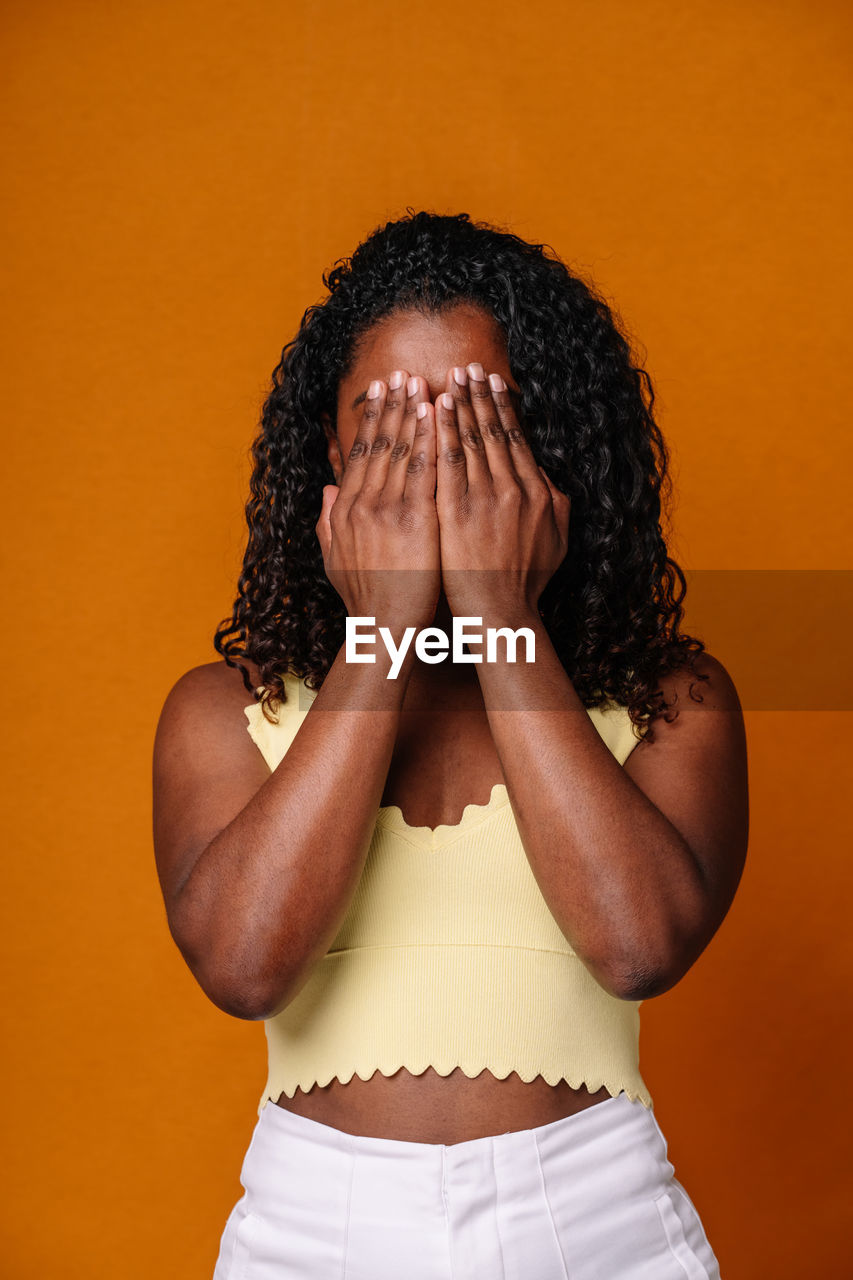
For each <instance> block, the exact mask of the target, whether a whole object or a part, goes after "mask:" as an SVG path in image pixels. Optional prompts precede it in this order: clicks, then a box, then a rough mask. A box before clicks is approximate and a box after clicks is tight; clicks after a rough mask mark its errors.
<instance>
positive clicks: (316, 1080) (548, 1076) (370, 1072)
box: [258, 1062, 654, 1114]
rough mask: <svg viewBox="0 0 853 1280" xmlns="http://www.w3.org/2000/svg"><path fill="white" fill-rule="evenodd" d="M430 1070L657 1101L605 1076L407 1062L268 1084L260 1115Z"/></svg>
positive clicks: (644, 1103)
mask: <svg viewBox="0 0 853 1280" xmlns="http://www.w3.org/2000/svg"><path fill="white" fill-rule="evenodd" d="M428 1067H432V1068H433V1070H434V1071H435V1072H436V1074H437V1075H440V1076H449V1075H450V1073H451V1072H452V1071H455V1070H456V1068H457V1067H459V1068H461V1070H462V1074H463V1075H465V1076H467V1077H468V1079H469V1080H475V1079H476V1078H477V1077H478V1076H479V1075H481V1074H482V1073H483V1072H484V1071H489V1072H490V1073H491V1074H492V1075H493V1076H494V1077H495V1079H496V1080H506V1078H507V1076H509V1075H510V1074H511V1073H512V1072H513V1071H514V1072H515V1073H516V1075H518V1076H519V1078H520V1079H521V1080H523V1081H524V1083H525V1084H529V1083H530V1082H531V1080H535V1079H537V1078H539V1077H540V1076H541V1077H542V1079H543V1080H545V1082H546V1083H547V1084H550V1085H556V1084H559V1083H560V1082H561V1081H565V1082H566V1084H568V1086H569V1088H570V1089H580V1088H586V1089H588V1090H589V1092H590V1093H597V1092H598V1090H599V1089H602V1088H604V1089H606V1090H607V1092H608V1093H609V1094H610V1096H611V1097H614V1098H615V1097H617V1096H618V1095H619V1094H621V1093H624V1094H625V1095H626V1096H627V1097H628V1099H629V1100H630V1101H631V1102H639V1103H640V1104H641V1105H642V1106H644V1107H645V1108H646V1110H647V1111H653V1110H654V1100H653V1099H652V1096H651V1094H650V1093H649V1091H648V1089H645V1090H644V1089H642V1088H632V1087H631V1086H630V1085H628V1084H625V1083H620V1082H619V1081H616V1080H613V1079H607V1078H606V1077H603V1076H592V1075H583V1074H581V1075H579V1076H572V1075H567V1074H566V1073H565V1072H561V1071H555V1072H551V1071H548V1070H532V1071H530V1072H529V1073H525V1072H524V1071H521V1070H520V1069H519V1068H518V1067H508V1068H507V1069H506V1071H503V1072H501V1071H500V1070H498V1069H497V1068H495V1067H492V1066H490V1065H489V1064H488V1063H484V1064H483V1065H482V1066H481V1067H480V1068H479V1069H477V1070H475V1069H474V1068H473V1067H470V1068H469V1067H466V1066H465V1064H464V1063H461V1062H455V1063H453V1064H452V1065H451V1066H448V1067H447V1068H446V1070H442V1069H441V1068H440V1067H439V1066H438V1064H437V1063H435V1062H425V1063H424V1064H423V1065H422V1066H419V1067H416V1066H410V1065H409V1064H408V1063H406V1062H400V1063H397V1064H396V1066H393V1067H381V1066H376V1067H370V1068H366V1069H365V1071H364V1073H363V1072H362V1071H360V1070H359V1069H358V1067H353V1069H352V1070H351V1071H350V1072H349V1074H345V1069H343V1070H339V1071H332V1072H330V1073H329V1074H328V1075H327V1076H326V1077H325V1079H324V1078H322V1077H318V1076H317V1075H316V1073H315V1074H314V1075H312V1076H304V1077H302V1078H301V1079H300V1080H297V1081H295V1082H294V1084H293V1087H292V1089H289V1088H287V1087H286V1086H284V1085H282V1087H281V1088H279V1089H277V1090H275V1092H274V1087H272V1088H271V1087H270V1085H269V1082H268V1083H267V1087H266V1089H265V1092H264V1096H263V1097H262V1098H261V1101H260V1104H259V1106H258V1114H260V1112H261V1111H262V1110H263V1109H264V1107H265V1106H266V1105H267V1103H268V1102H273V1103H275V1102H276V1099H277V1098H278V1097H279V1095H280V1094H282V1093H284V1094H285V1096H286V1097H288V1098H293V1097H294V1096H295V1095H296V1090H297V1089H302V1091H303V1092H304V1093H307V1092H308V1091H309V1090H310V1089H312V1088H313V1087H314V1086H315V1085H318V1086H319V1087H320V1088H321V1089H324V1088H325V1087H326V1085H328V1084H330V1083H331V1081H332V1080H338V1081H340V1083H341V1084H348V1083H349V1082H350V1080H352V1078H353V1076H358V1078H359V1080H364V1081H367V1080H370V1079H372V1078H373V1076H375V1075H376V1074H377V1072H378V1073H379V1074H380V1075H383V1076H385V1077H386V1078H388V1077H391V1076H392V1075H395V1074H396V1073H397V1072H398V1071H399V1070H400V1069H401V1068H405V1070H407V1071H408V1072H410V1074H411V1075H413V1076H420V1075H423V1073H424V1072H425V1071H426V1070H427V1068H428Z"/></svg>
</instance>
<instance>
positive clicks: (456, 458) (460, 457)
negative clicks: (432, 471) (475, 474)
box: [441, 445, 465, 467]
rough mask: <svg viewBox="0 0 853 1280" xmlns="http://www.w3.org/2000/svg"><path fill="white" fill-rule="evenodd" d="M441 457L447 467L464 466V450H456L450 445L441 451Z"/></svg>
mask: <svg viewBox="0 0 853 1280" xmlns="http://www.w3.org/2000/svg"><path fill="white" fill-rule="evenodd" d="M441 457H442V460H443V461H444V462H446V463H447V465H448V466H449V467H464V466H465V450H464V449H457V448H456V446H455V445H450V446H449V447H448V448H447V449H444V450H442V454H441Z"/></svg>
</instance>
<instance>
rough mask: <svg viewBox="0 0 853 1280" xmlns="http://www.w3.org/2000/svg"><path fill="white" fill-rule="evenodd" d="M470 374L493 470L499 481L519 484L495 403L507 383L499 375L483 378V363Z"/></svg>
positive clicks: (475, 405)
mask: <svg viewBox="0 0 853 1280" xmlns="http://www.w3.org/2000/svg"><path fill="white" fill-rule="evenodd" d="M468 373H469V375H470V378H471V381H470V384H469V385H470V387H471V401H472V403H473V405H474V411H475V413H476V415H477V422H478V424H479V427H480V435H481V436H482V438H483V443H484V445H485V449H486V458H487V460H488V466H489V471H490V472H491V474H492V476H493V478H494V479H495V481H498V480H500V481H502V482H503V483H504V484H508V483H510V482H512V481H514V482H515V483H516V484H518V483H519V479H518V475H517V474H516V470H515V467H514V466H513V462H512V454H511V453H510V450H509V442H508V440H507V438H506V432H505V431H504V428H503V423H502V422H501V420H500V418H499V416H498V412H497V406H496V404H495V400H494V393H495V391H506V383H505V382H504V380H503V378H502V377H501V376H500V374H499V373H490V374H489V377H488V379H487V380H486V379H485V376H484V377H483V378H482V379H480V378H479V374H481V373H483V366H482V365H481V364H476V365H474V364H469V365H468ZM481 388H482V390H481Z"/></svg>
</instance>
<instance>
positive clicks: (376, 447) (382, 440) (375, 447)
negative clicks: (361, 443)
mask: <svg viewBox="0 0 853 1280" xmlns="http://www.w3.org/2000/svg"><path fill="white" fill-rule="evenodd" d="M392 443H393V441H392V440H391V437H390V436H386V435H378V436H377V437H376V439H375V440H374V441H373V444H372V445H371V446H370V453H371V456H372V455H373V454H376V453H385V451H386V450H387V449H390V448H391V445H392Z"/></svg>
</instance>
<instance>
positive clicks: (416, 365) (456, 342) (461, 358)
mask: <svg viewBox="0 0 853 1280" xmlns="http://www.w3.org/2000/svg"><path fill="white" fill-rule="evenodd" d="M474 360H479V361H480V362H481V363H482V364H483V365H484V366H486V372H487V373H488V372H501V373H505V374H506V373H509V362H508V357H507V349H506V340H505V338H504V335H503V332H502V330H501V327H500V325H499V324H498V322H497V321H496V320H495V318H494V316H492V315H490V314H489V313H488V312H487V311H484V310H483V309H481V308H479V307H476V306H474V305H473V304H470V303H469V304H458V305H456V306H454V307H452V308H446V309H444V310H443V311H440V312H437V313H426V314H425V313H423V312H420V311H400V312H395V313H394V314H393V315H391V316H386V317H384V318H383V319H382V320H380V321H379V322H377V324H375V325H374V326H373V327H372V328H371V329H369V330H367V331H366V332H365V333H364V334H363V335H362V337H361V339H360V341H359V344H358V348H357V350H356V352H355V354H354V358H353V361H352V364H351V367H350V369H349V371H348V373H347V376H346V378H345V379H344V380H343V382H342V383H341V395H342V397H345V396H346V395H347V394H348V393H349V392H350V391H351V392H352V395H350V399H352V397H353V396H354V395H358V394H360V393H361V392H362V391H363V390H364V387H363V386H362V383H364V384H365V386H366V385H367V382H369V381H370V379H371V378H387V376H388V374H389V373H391V372H392V371H393V370H394V369H406V370H407V371H408V372H409V373H418V374H420V375H421V376H422V377H424V378H426V379H427V381H428V382H429V384H430V386H434V385H435V386H437V387H439V389H441V388H443V387H444V385H445V378H446V375H447V370H448V369H449V368H450V367H451V366H452V365H465V364H468V363H470V362H471V361H474Z"/></svg>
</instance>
